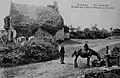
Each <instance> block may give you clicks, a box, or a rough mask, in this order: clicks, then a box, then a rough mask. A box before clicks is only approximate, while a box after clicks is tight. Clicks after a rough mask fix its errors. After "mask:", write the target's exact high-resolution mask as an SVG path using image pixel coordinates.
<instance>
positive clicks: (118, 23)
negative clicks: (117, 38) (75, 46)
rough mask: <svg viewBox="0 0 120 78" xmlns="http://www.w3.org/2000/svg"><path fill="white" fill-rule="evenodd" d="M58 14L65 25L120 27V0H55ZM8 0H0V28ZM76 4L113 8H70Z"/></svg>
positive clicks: (44, 1)
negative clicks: (104, 5)
mask: <svg viewBox="0 0 120 78" xmlns="http://www.w3.org/2000/svg"><path fill="white" fill-rule="evenodd" d="M53 1H54V0H12V2H13V3H21V4H28V5H36V6H41V5H42V6H46V5H49V4H52V3H53ZM56 1H57V2H58V7H59V11H60V14H61V15H62V17H63V18H64V22H65V24H66V25H73V27H77V26H81V28H85V27H91V26H94V25H95V24H97V26H98V28H106V29H109V28H110V27H120V0H56ZM10 4H11V1H10V0H0V6H1V7H0V9H1V10H2V11H1V12H0V28H3V26H4V22H3V21H4V18H5V16H7V15H9V11H10ZM77 4H79V5H80V4H88V5H89V6H91V5H93V4H97V5H99V4H109V7H113V8H114V9H95V8H71V6H75V5H77Z"/></svg>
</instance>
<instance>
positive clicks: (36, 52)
mask: <svg viewBox="0 0 120 78" xmlns="http://www.w3.org/2000/svg"><path fill="white" fill-rule="evenodd" d="M3 51H4V52H2V53H1V54H0V58H1V59H0V62H1V63H0V65H1V66H3V67H6V66H16V65H21V64H29V63H34V62H43V61H47V60H51V59H55V58H58V57H59V52H58V50H57V48H56V46H55V45H53V44H51V43H49V42H44V41H42V40H38V39H34V40H32V41H28V42H26V43H25V45H24V46H20V45H14V47H10V45H9V47H8V49H7V50H3Z"/></svg>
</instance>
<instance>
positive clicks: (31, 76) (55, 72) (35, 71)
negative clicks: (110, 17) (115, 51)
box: [0, 41, 120, 78]
mask: <svg viewBox="0 0 120 78" xmlns="http://www.w3.org/2000/svg"><path fill="white" fill-rule="evenodd" d="M116 43H120V41H114V42H109V43H104V44H103V43H101V44H94V46H93V45H92V44H90V46H91V48H93V49H95V50H96V51H98V50H99V49H102V48H103V47H105V46H106V45H111V44H116ZM95 45H96V46H95ZM80 46H82V44H78V45H66V46H65V47H66V52H67V53H66V57H65V63H66V64H63V65H62V64H60V62H59V59H58V60H52V61H48V62H42V63H36V64H29V65H25V66H18V67H13V68H5V69H3V68H2V69H0V75H1V78H80V76H82V75H83V73H84V71H85V70H87V69H89V68H86V59H84V58H81V57H79V59H78V64H79V68H74V67H73V60H74V57H73V58H72V57H70V56H71V54H72V53H73V51H74V50H75V49H79V48H80ZM3 74H4V77H3V76H2V75H3Z"/></svg>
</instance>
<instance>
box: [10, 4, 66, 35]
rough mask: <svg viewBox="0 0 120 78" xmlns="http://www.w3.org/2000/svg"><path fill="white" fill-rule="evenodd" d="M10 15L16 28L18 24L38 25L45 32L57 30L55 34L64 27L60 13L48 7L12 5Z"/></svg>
mask: <svg viewBox="0 0 120 78" xmlns="http://www.w3.org/2000/svg"><path fill="white" fill-rule="evenodd" d="M10 15H11V16H12V19H13V23H14V25H15V26H17V25H18V24H19V25H23V24H25V25H26V24H29V25H31V24H38V25H39V26H41V27H42V28H43V29H44V30H46V29H49V28H50V29H49V30H55V32H54V34H55V33H56V32H57V31H58V30H59V29H61V28H63V26H64V21H63V18H62V16H61V15H60V14H59V12H58V11H56V10H55V9H54V8H51V7H47V6H32V5H25V4H16V3H12V4H11V9H10ZM46 31H47V30H46ZM52 33H53V32H52Z"/></svg>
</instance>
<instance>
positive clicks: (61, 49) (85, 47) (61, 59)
mask: <svg viewBox="0 0 120 78" xmlns="http://www.w3.org/2000/svg"><path fill="white" fill-rule="evenodd" d="M84 50H85V51H86V52H89V46H88V41H87V40H86V41H85V44H84ZM59 52H60V62H61V64H65V62H64V54H65V47H64V43H61V44H60V47H59Z"/></svg>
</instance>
